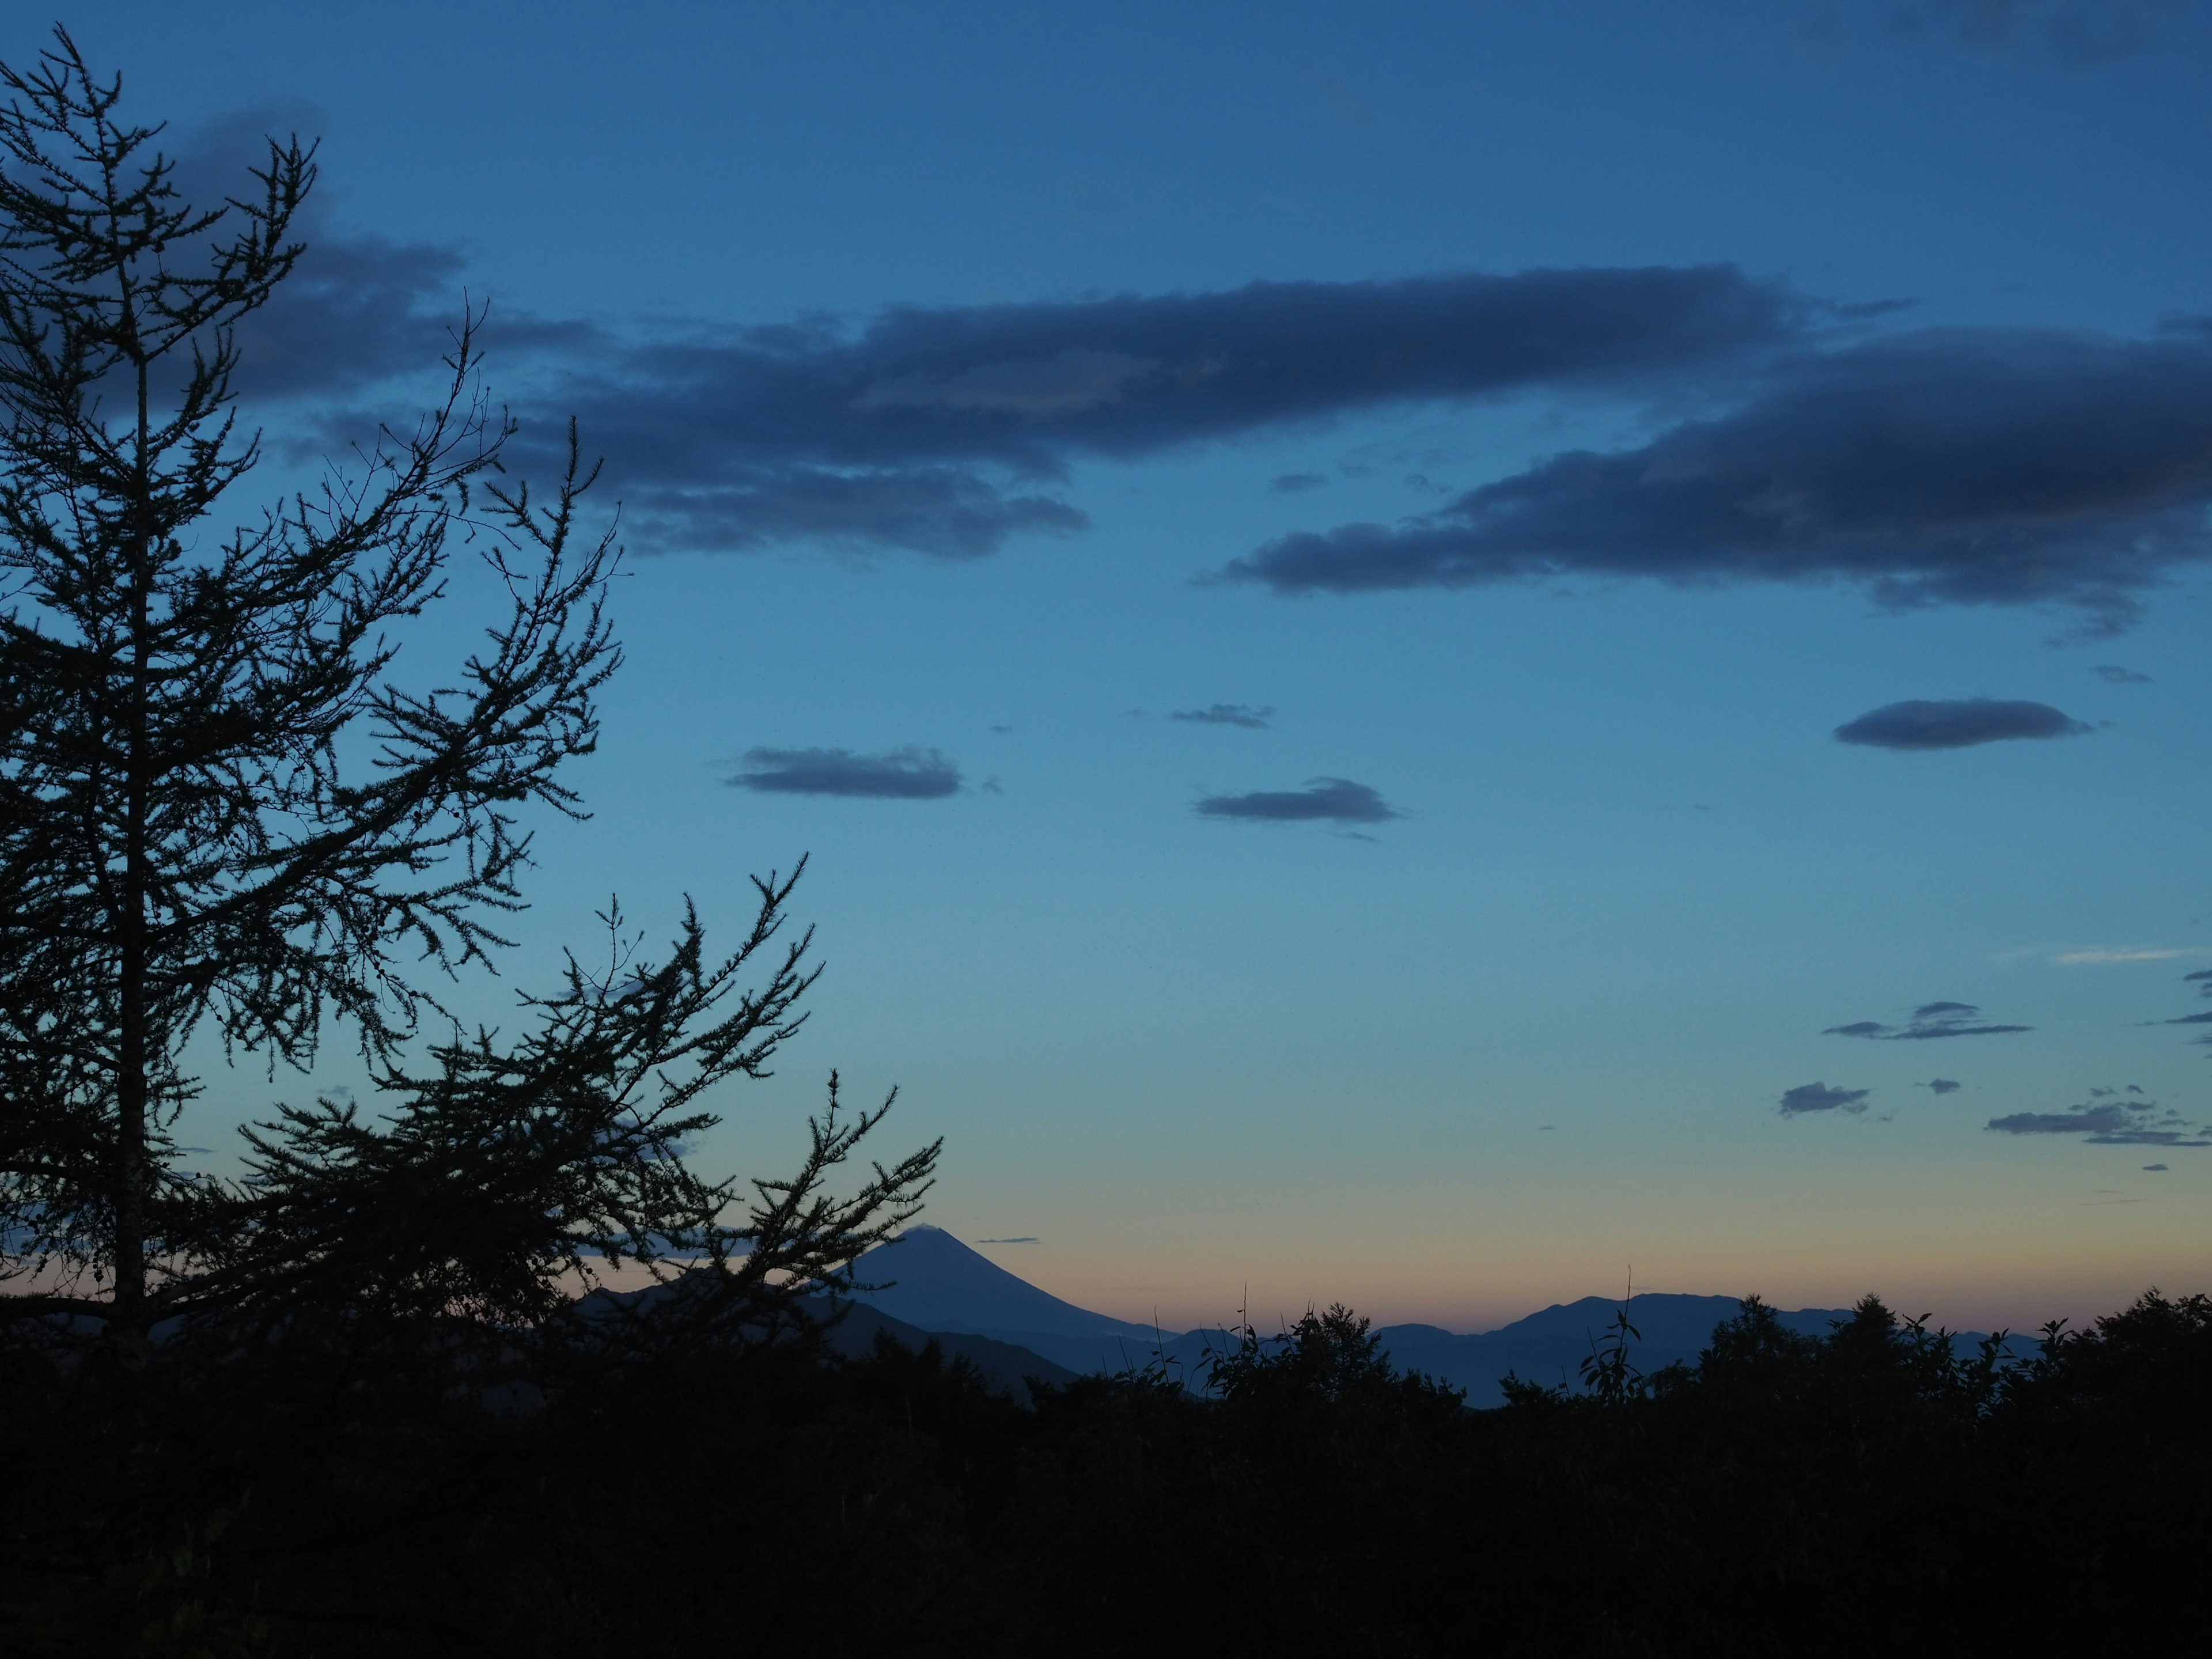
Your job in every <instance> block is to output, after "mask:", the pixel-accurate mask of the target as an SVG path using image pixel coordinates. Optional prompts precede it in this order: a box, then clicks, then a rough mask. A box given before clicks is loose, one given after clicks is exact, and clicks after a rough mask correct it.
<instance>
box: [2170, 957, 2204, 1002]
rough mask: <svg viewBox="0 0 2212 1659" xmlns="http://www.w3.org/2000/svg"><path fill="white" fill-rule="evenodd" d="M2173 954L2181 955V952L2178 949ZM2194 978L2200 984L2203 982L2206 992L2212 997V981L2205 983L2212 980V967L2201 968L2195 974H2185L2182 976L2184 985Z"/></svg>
mask: <svg viewBox="0 0 2212 1659" xmlns="http://www.w3.org/2000/svg"><path fill="white" fill-rule="evenodd" d="M2173 954H2174V955H2175V956H2179V955H2180V954H2181V952H2180V951H2175V952H2173ZM2192 980H2193V981H2197V982H2198V983H2200V984H2203V986H2204V994H2205V995H2206V996H2208V997H2212V983H2205V981H2212V968H2200V969H2197V971H2196V972H2195V973H2193V974H2184V975H2182V976H2181V982H2182V983H2183V984H2184V985H2186V984H2188V983H2190V982H2191V981H2192Z"/></svg>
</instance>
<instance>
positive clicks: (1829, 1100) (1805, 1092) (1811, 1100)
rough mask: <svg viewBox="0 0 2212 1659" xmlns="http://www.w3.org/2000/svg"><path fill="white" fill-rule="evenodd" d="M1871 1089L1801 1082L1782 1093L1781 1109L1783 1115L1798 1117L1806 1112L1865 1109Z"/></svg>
mask: <svg viewBox="0 0 2212 1659" xmlns="http://www.w3.org/2000/svg"><path fill="white" fill-rule="evenodd" d="M1873 1092H1874V1091H1873V1090H1871V1089H1831V1088H1830V1087H1829V1086H1828V1085H1826V1084H1825V1083H1801V1084H1799V1085H1797V1086H1796V1088H1794V1089H1785V1090H1784V1091H1783V1093H1782V1103H1781V1111H1782V1115H1783V1116H1784V1117H1798V1116H1802V1115H1804V1114H1805V1113H1807V1112H1851V1113H1854V1114H1856V1113H1859V1112H1863V1111H1865V1110H1866V1102H1867V1097H1868V1096H1869V1095H1870V1094H1872V1093H1873Z"/></svg>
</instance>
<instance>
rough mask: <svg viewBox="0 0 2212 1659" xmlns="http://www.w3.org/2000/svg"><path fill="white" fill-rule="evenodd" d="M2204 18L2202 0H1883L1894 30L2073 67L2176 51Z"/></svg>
mask: <svg viewBox="0 0 2212 1659" xmlns="http://www.w3.org/2000/svg"><path fill="white" fill-rule="evenodd" d="M2202 20H2203V6H2202V5H2201V4H2200V3H2199V0H1883V4H1882V8H1881V21H1882V24H1883V27H1885V29H1886V30H1887V32H1888V33H1890V34H1892V35H1895V36H1898V37H1900V38H1903V39H1906V40H1916V39H1924V40H1937V41H1940V42H1942V44H1944V45H1945V46H1954V47H1956V48H1958V49H1960V50H1961V51H1966V52H1982V53H1987V54H1990V55H1992V56H2000V57H2015V58H2036V59H2040V60H2042V61H2045V62H2047V63H2050V64H2055V65H2056V66H2057V67H2058V68H2060V69H2062V70H2069V71H2073V72H2080V71H2083V70H2097V69H2103V68H2105V67H2106V66H2107V65H2109V64H2117V63H2121V62H2124V61H2125V60H2126V59H2128V58H2136V57H2140V56H2142V54H2144V53H2146V52H2161V51H2172V50H2174V49H2176V48H2178V47H2179V46H2181V45H2182V44H2183V42H2184V41H2185V40H2186V39H2187V38H2188V36H2189V34H2190V33H2191V26H2192V25H2193V24H2198V23H2201V21H2202Z"/></svg>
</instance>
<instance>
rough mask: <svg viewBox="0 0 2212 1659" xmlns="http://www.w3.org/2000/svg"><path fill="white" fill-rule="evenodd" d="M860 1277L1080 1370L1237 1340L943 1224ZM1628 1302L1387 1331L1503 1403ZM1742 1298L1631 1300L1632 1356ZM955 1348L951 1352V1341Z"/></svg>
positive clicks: (1687, 1345) (1418, 1365) (1643, 1366)
mask: <svg viewBox="0 0 2212 1659" xmlns="http://www.w3.org/2000/svg"><path fill="white" fill-rule="evenodd" d="M860 1279H861V1280H862V1282H863V1283H866V1282H868V1281H870V1280H874V1281H876V1282H878V1283H881V1284H884V1288H883V1289H881V1290H878V1291H871V1292H868V1293H866V1295H864V1296H863V1297H861V1298H860V1301H861V1302H862V1303H863V1304H865V1305H866V1306H868V1307H872V1308H873V1309H875V1310H878V1312H880V1313H883V1314H887V1315H889V1316H890V1317H891V1318H892V1319H894V1320H897V1321H901V1322H903V1323H904V1324H906V1325H908V1326H913V1327H916V1328H919V1329H920V1330H921V1331H923V1332H939V1333H951V1334H964V1335H969V1336H975V1337H983V1338H988V1339H989V1340H992V1341H994V1342H998V1343H1003V1344H1008V1345H1011V1346H1013V1347H1016V1348H1021V1349H1026V1350H1028V1351H1029V1352H1030V1353H1031V1354H1036V1355H1042V1357H1044V1358H1047V1359H1048V1360H1051V1361H1053V1362H1054V1365H1055V1366H1056V1367H1063V1366H1064V1367H1065V1368H1066V1370H1070V1371H1074V1372H1097V1371H1105V1372H1115V1371H1121V1370H1129V1369H1131V1368H1133V1367H1141V1366H1143V1365H1145V1364H1148V1363H1150V1362H1151V1361H1152V1360H1153V1359H1155V1358H1159V1359H1164V1360H1165V1361H1167V1362H1168V1364H1169V1365H1170V1369H1171V1370H1176V1371H1177V1372H1179V1374H1180V1375H1181V1376H1182V1377H1183V1378H1184V1380H1185V1381H1186V1382H1188V1383H1190V1384H1191V1385H1192V1386H1194V1387H1203V1386H1204V1384H1205V1383H1206V1361H1207V1359H1208V1358H1209V1357H1210V1356H1211V1355H1212V1354H1214V1353H1218V1352H1225V1350H1227V1349H1229V1348H1231V1347H1233V1346H1235V1340H1236V1339H1235V1338H1234V1337H1233V1336H1231V1334H1229V1333H1228V1332H1227V1331H1225V1330H1224V1329H1222V1328H1219V1327H1215V1328H1212V1329H1200V1330H1194V1331H1184V1332H1163V1331H1158V1330H1156V1329H1155V1328H1153V1327H1152V1326H1150V1325H1140V1324H1134V1323H1132V1322H1129V1321H1127V1320H1123V1319H1115V1318H1114V1317H1112V1316H1110V1315H1107V1314H1102V1313H1093V1312H1091V1310H1089V1309H1087V1308H1079V1307H1077V1306H1076V1305H1075V1304H1073V1303H1071V1302H1063V1301H1061V1300H1060V1298H1059V1297H1056V1296H1054V1295H1052V1294H1051V1293H1050V1292H1049V1291H1042V1290H1039V1289H1038V1288H1037V1287H1036V1285H1032V1284H1030V1282H1029V1281H1028V1280H1027V1279H1022V1278H1019V1277H1018V1276H1017V1275H1016V1274H1013V1273H1009V1272H1007V1271H1006V1269H1005V1268H1004V1267H1000V1266H999V1264H998V1263H996V1262H995V1261H990V1260H989V1259H988V1258H987V1257H985V1256H983V1255H980V1254H978V1253H977V1252H976V1251H975V1250H972V1249H969V1247H968V1246H967V1245H965V1244H963V1243H961V1242H960V1241H959V1240H958V1239H957V1238H955V1237H952V1235H951V1234H950V1233H948V1232H945V1231H943V1230H942V1229H941V1228H937V1227H931V1226H916V1227H913V1228H910V1229H908V1231H906V1232H905V1233H903V1234H902V1235H901V1236H900V1237H898V1238H897V1239H896V1240H894V1241H892V1242H891V1243H889V1244H886V1245H883V1246H881V1247H879V1248H878V1249H876V1250H873V1251H871V1252H870V1253H869V1254H868V1255H866V1256H865V1257H863V1258H862V1259H861V1261H860ZM894 1280H895V1281H896V1282H895V1283H886V1282H885V1281H894ZM1742 1307H1743V1304H1742V1302H1741V1300H1740V1299H1739V1298H1737V1297H1732V1296H1689V1295H1680V1294H1671V1293H1660V1292H1654V1291H1644V1293H1642V1294H1641V1295H1638V1297H1635V1299H1634V1300H1633V1301H1632V1302H1631V1303H1630V1304H1629V1307H1628V1317H1629V1322H1630V1323H1631V1324H1632V1325H1634V1326H1635V1327H1636V1328H1637V1330H1638V1332H1639V1333H1640V1335H1639V1338H1638V1340H1633V1341H1632V1342H1630V1343H1629V1345H1628V1357H1629V1362H1630V1363H1631V1364H1633V1365H1634V1366H1635V1367H1636V1368H1637V1369H1638V1370H1640V1371H1643V1372H1644V1373H1645V1374H1647V1375H1649V1374H1650V1373H1651V1372H1653V1371H1656V1370H1661V1369H1662V1368H1663V1367H1665V1366H1667V1365H1669V1364H1674V1363H1675V1362H1676V1361H1681V1362H1684V1363H1694V1362H1695V1361H1696V1359H1697V1357H1698V1355H1699V1352H1702V1351H1703V1350H1704V1349H1705V1347H1706V1346H1708V1345H1709V1344H1710V1343H1711V1341H1712V1335H1713V1328H1714V1327H1715V1326H1716V1325H1718V1324H1720V1323H1721V1322H1723V1321H1724V1320H1729V1319H1733V1318H1735V1316H1736V1315H1737V1313H1738V1312H1740V1311H1741V1309H1742ZM1619 1310H1620V1303H1619V1302H1618V1301H1617V1300H1616V1299H1614V1298H1613V1297H1602V1296H1586V1297H1583V1298H1582V1299H1581V1300H1580V1301H1578V1302H1567V1303H1557V1304H1553V1306H1551V1307H1548V1308H1545V1309H1543V1310H1541V1311H1539V1312H1536V1313H1533V1314H1530V1315H1528V1316H1527V1317H1526V1318H1522V1319H1516V1320H1515V1321H1513V1322H1511V1323H1510V1324H1507V1325H1501V1326H1499V1327H1498V1328H1497V1329H1495V1330H1491V1331H1480V1332H1476V1333H1473V1334H1462V1333H1458V1332H1453V1331H1448V1330H1445V1329H1443V1328H1442V1327H1441V1326H1437V1325H1386V1326H1383V1327H1382V1328H1379V1329H1378V1330H1377V1331H1376V1335H1377V1336H1378V1337H1380V1338H1381V1339H1382V1347H1383V1352H1384V1353H1385V1354H1386V1355H1387V1356H1388V1357H1389V1360H1390V1363H1391V1364H1394V1365H1395V1366H1397V1367H1398V1368H1399V1369H1400V1370H1413V1371H1425V1372H1426V1373H1427V1374H1428V1375H1429V1376H1433V1377H1435V1378H1437V1381H1439V1382H1443V1383H1450V1384H1451V1385H1452V1386H1453V1387H1455V1388H1459V1389H1465V1390H1466V1391H1467V1403H1468V1405H1470V1406H1475V1407H1490V1406H1502V1405H1504V1403H1505V1396H1504V1392H1503V1391H1502V1390H1501V1389H1499V1387H1498V1382H1499V1379H1501V1378H1502V1377H1504V1376H1505V1374H1506V1373H1507V1372H1509V1371H1510V1372H1512V1373H1513V1374H1514V1375H1515V1376H1518V1377H1520V1378H1521V1379H1522V1381H1523V1382H1527V1383H1539V1384H1541V1385H1543V1386H1545V1387H1547V1388H1548V1387H1551V1386H1553V1385H1555V1384H1559V1383H1565V1384H1566V1385H1567V1387H1568V1388H1570V1389H1579V1388H1580V1386H1581V1381H1580V1379H1581V1365H1582V1362H1583V1359H1584V1358H1587V1357H1588V1356H1589V1352H1590V1351H1591V1347H1592V1346H1593V1345H1594V1344H1595V1342H1596V1341H1597V1340H1599V1339H1600V1338H1601V1337H1603V1336H1604V1334H1606V1331H1607V1328H1609V1327H1610V1326H1611V1325H1612V1323H1613V1316H1614V1315H1615V1314H1616V1313H1617V1312H1618V1311H1619ZM1776 1317H1777V1318H1778V1320H1780V1322H1782V1324H1783V1325H1784V1327H1785V1328H1788V1329H1790V1330H1793V1331H1799V1332H1802V1333H1803V1334H1806V1335H1808V1336H1826V1334H1828V1331H1829V1328H1831V1327H1832V1326H1833V1325H1834V1324H1836V1323H1837V1322H1838V1321H1842V1320H1846V1319H1849V1318H1850V1310H1849V1309H1848V1308H1799V1309H1796V1310H1786V1311H1785V1310H1777V1313H1776ZM1261 1334H1262V1336H1265V1335H1266V1334H1267V1332H1265V1331H1262V1333H1261ZM1952 1340H1953V1342H1954V1345H1955V1346H1958V1348H1959V1349H1960V1352H1972V1349H1973V1346H1974V1345H1975V1344H1976V1343H1978V1341H1979V1340H1981V1338H1980V1334H1979V1333H1978V1332H1972V1331H1966V1332H1961V1333H1959V1334H1956V1335H1955V1336H1954V1337H1953V1339H1952ZM947 1349H948V1352H950V1351H951V1345H950V1340H949V1338H948V1340H947ZM996 1363H997V1364H998V1366H999V1368H1000V1372H1001V1374H1009V1375H1010V1374H1012V1364H1013V1362H1012V1361H1010V1360H1008V1359H1006V1358H999V1359H998V1360H997V1361H996ZM1037 1374H1038V1375H1044V1374H1043V1373H1037ZM1048 1380H1051V1379H1049V1378H1048Z"/></svg>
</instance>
